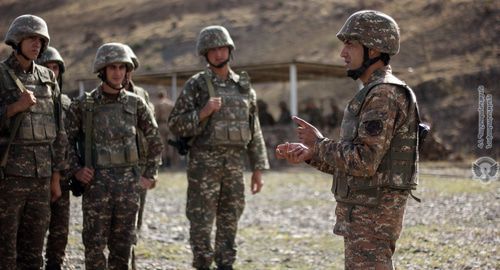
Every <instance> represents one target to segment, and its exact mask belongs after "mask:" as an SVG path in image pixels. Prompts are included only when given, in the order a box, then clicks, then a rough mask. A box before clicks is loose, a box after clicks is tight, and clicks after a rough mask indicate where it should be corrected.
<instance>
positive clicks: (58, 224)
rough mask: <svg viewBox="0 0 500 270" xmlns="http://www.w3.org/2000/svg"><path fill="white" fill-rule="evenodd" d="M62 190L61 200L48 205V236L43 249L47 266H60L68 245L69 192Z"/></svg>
mask: <svg viewBox="0 0 500 270" xmlns="http://www.w3.org/2000/svg"><path fill="white" fill-rule="evenodd" d="M62 190H63V191H62V196H61V198H59V199H58V200H57V201H55V202H53V203H51V204H50V224H49V235H48V237H47V244H46V248H45V261H46V264H47V265H62V263H63V261H64V255H65V250H66V245H67V244H68V228H69V203H70V202H69V191H68V190H67V189H66V188H63V189H62Z"/></svg>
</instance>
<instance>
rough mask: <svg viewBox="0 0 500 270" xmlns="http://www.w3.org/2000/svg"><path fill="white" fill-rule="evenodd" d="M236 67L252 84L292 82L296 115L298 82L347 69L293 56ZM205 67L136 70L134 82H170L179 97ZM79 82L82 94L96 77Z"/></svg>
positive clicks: (342, 75)
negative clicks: (179, 90)
mask: <svg viewBox="0 0 500 270" xmlns="http://www.w3.org/2000/svg"><path fill="white" fill-rule="evenodd" d="M231 68H232V69H233V70H235V71H240V70H244V71H246V72H248V74H249V75H250V78H251V81H252V84H257V83H274V82H289V84H290V113H291V114H292V115H297V112H298V110H297V102H298V101H297V91H298V89H297V82H298V81H299V80H300V81H304V80H317V79H328V78H345V76H346V70H345V67H344V66H343V65H333V64H325V63H317V62H305V61H296V60H292V61H290V62H275V63H261V64H242V65H231ZM201 69H202V67H200V66H197V67H193V68H184V69H171V70H165V71H161V72H151V73H142V74H141V73H138V74H134V82H135V83H137V84H138V85H162V86H164V87H168V86H170V87H171V89H172V92H171V93H172V95H171V96H172V97H174V98H176V97H177V95H178V89H179V88H182V86H183V85H184V83H185V82H186V81H187V80H188V79H189V78H190V77H191V76H193V74H195V73H197V72H199V71H200V70H201ZM77 81H78V83H79V88H80V94H81V93H83V91H84V90H85V89H89V88H91V87H86V86H87V84H88V83H91V84H95V82H97V79H80V80H77Z"/></svg>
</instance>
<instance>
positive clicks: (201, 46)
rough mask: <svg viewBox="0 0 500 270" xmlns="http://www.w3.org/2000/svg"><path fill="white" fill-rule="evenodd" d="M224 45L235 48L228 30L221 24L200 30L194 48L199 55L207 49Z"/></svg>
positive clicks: (203, 53)
mask: <svg viewBox="0 0 500 270" xmlns="http://www.w3.org/2000/svg"><path fill="white" fill-rule="evenodd" d="M224 46H229V47H230V48H231V50H234V49H236V47H235V46H234V42H233V40H232V39H231V36H230V35H229V32H228V31H227V29H226V28H224V27H223V26H220V25H212V26H207V27H205V28H203V29H202V30H201V31H200V34H199V35H198V40H197V42H196V50H197V51H198V54H199V55H205V54H206V53H207V51H208V50H209V49H213V48H217V47H224Z"/></svg>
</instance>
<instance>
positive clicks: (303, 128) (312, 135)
mask: <svg viewBox="0 0 500 270" xmlns="http://www.w3.org/2000/svg"><path fill="white" fill-rule="evenodd" d="M292 119H293V121H294V122H295V123H296V124H297V125H298V127H297V137H298V138H299V140H300V142H301V143H303V144H304V145H306V146H307V147H309V148H313V147H314V144H315V143H316V141H317V140H318V139H322V138H323V134H321V132H320V131H319V130H318V129H317V128H316V127H315V126H313V125H311V124H309V123H308V122H307V121H305V120H304V119H302V118H300V117H297V116H293V117H292Z"/></svg>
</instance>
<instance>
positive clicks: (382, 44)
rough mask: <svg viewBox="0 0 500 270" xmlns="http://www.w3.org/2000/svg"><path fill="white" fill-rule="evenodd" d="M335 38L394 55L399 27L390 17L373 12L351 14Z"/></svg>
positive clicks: (397, 48)
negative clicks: (354, 41) (359, 43)
mask: <svg viewBox="0 0 500 270" xmlns="http://www.w3.org/2000/svg"><path fill="white" fill-rule="evenodd" d="M337 38H339V39H340V40H341V41H343V42H345V41H346V40H357V41H359V42H361V44H363V45H365V46H366V47H368V48H370V49H377V50H379V51H380V52H382V53H387V54H389V55H395V54H397V53H398V52H399V27H398V24H397V23H396V21H394V19H393V18H391V16H389V15H387V14H385V13H382V12H379V11H374V10H362V11H358V12H356V13H354V14H352V15H351V16H350V17H349V18H348V19H347V21H346V22H345V24H344V26H342V28H341V29H340V31H339V32H338V33H337Z"/></svg>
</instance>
